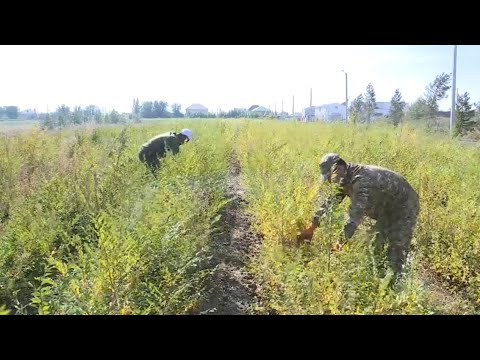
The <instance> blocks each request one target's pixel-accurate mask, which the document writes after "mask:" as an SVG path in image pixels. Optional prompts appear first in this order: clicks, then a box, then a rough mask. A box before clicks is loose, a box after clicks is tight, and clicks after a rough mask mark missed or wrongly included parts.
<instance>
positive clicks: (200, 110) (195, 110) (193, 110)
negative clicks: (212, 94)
mask: <svg viewBox="0 0 480 360" xmlns="http://www.w3.org/2000/svg"><path fill="white" fill-rule="evenodd" d="M195 114H203V115H207V114H208V108H206V107H205V106H203V105H201V104H192V105H190V106H189V107H187V108H186V109H185V115H186V116H187V117H189V116H192V115H195Z"/></svg>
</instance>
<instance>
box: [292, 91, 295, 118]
mask: <svg viewBox="0 0 480 360" xmlns="http://www.w3.org/2000/svg"><path fill="white" fill-rule="evenodd" d="M292 116H293V117H294V118H295V95H293V103H292Z"/></svg>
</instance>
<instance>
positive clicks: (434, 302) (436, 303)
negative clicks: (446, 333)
mask: <svg viewBox="0 0 480 360" xmlns="http://www.w3.org/2000/svg"><path fill="white" fill-rule="evenodd" d="M416 275H417V278H418V279H419V281H420V283H421V284H422V287H423V288H424V291H425V295H426V300H427V302H428V304H429V305H430V306H431V307H432V308H433V309H434V312H435V314H439V315H444V314H450V315H464V314H476V313H478V312H477V311H476V309H475V306H474V305H473V304H472V302H471V301H470V300H468V297H467V296H466V295H465V294H463V293H461V292H458V291H454V290H452V289H450V288H449V286H448V284H447V283H446V282H445V281H442V280H441V279H440V278H439V277H438V276H436V275H435V274H434V273H433V272H432V271H431V270H428V269H427V268H426V267H425V266H424V265H423V264H418V265H417V268H416Z"/></svg>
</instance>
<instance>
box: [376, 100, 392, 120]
mask: <svg viewBox="0 0 480 360" xmlns="http://www.w3.org/2000/svg"><path fill="white" fill-rule="evenodd" d="M376 105H377V106H376V108H375V113H374V115H373V118H374V119H378V118H382V117H388V116H389V115H390V106H391V104H390V102H386V101H383V102H377V104H376Z"/></svg>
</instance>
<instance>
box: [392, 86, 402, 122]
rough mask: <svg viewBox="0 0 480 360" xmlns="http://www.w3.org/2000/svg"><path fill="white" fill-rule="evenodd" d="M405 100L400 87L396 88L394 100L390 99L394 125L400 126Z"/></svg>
mask: <svg viewBox="0 0 480 360" xmlns="http://www.w3.org/2000/svg"><path fill="white" fill-rule="evenodd" d="M405 105H406V104H405V101H403V100H402V94H401V93H400V90H399V89H396V90H395V94H393V97H392V100H390V119H391V121H392V123H393V125H394V126H398V124H400V122H401V121H402V119H403V116H404V113H403V110H404V109H405Z"/></svg>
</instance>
